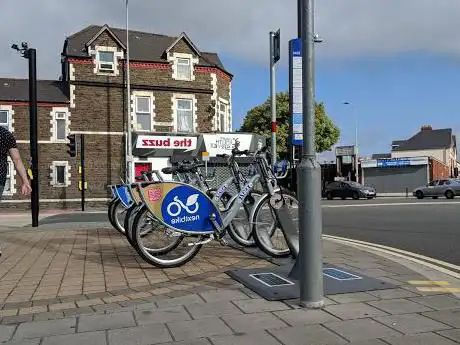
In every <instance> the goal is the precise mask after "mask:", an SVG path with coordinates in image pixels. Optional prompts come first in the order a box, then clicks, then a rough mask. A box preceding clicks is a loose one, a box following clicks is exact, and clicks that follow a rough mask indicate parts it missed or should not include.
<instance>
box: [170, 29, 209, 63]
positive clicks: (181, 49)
mask: <svg viewBox="0 0 460 345" xmlns="http://www.w3.org/2000/svg"><path fill="white" fill-rule="evenodd" d="M165 53H166V54H167V56H169V54H170V53H173V54H174V53H181V54H190V55H193V56H198V57H199V56H200V55H201V53H200V51H199V50H198V48H197V47H196V46H195V45H194V44H193V42H192V41H191V40H190V38H189V37H188V36H187V34H186V33H185V32H183V33H181V34H180V36H179V37H178V38H177V39H176V40H175V41H174V42H173V43H172V44H171V45H170V46H169V47H168V48H167V49H166V50H165Z"/></svg>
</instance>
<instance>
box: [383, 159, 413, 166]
mask: <svg viewBox="0 0 460 345" xmlns="http://www.w3.org/2000/svg"><path fill="white" fill-rule="evenodd" d="M409 165H411V163H410V160H409V159H379V160H377V167H378V168H388V167H404V166H409Z"/></svg>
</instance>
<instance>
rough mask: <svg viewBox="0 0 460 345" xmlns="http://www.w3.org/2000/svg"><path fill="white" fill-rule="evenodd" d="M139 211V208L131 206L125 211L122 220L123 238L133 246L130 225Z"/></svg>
mask: <svg viewBox="0 0 460 345" xmlns="http://www.w3.org/2000/svg"><path fill="white" fill-rule="evenodd" d="M138 210H139V206H137V205H133V206H131V207H130V208H128V210H127V211H126V217H125V220H124V224H123V228H124V229H125V236H126V239H127V240H128V242H129V244H130V245H131V246H133V241H132V239H131V237H132V224H133V220H134V217H135V216H136V213H137V211H138Z"/></svg>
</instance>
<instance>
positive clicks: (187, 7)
mask: <svg viewBox="0 0 460 345" xmlns="http://www.w3.org/2000/svg"><path fill="white" fill-rule="evenodd" d="M124 3H125V0H78V1H75V0H3V1H2V21H0V46H1V49H2V54H1V56H0V75H1V76H24V75H25V73H26V71H27V66H26V61H25V60H23V59H20V58H19V57H17V56H16V55H17V54H16V53H15V52H14V51H12V50H11V49H9V47H10V46H11V44H12V43H14V42H21V41H28V42H29V44H30V45H31V46H33V47H35V48H37V50H38V59H39V71H38V73H39V77H41V78H56V77H57V76H58V75H59V60H60V51H61V49H62V44H63V42H64V38H65V36H66V35H70V34H71V33H73V32H76V31H78V30H80V29H82V28H83V27H84V26H86V25H89V24H104V23H107V24H109V25H111V26H118V27H124V24H125V20H124V18H125V14H124ZM296 6H297V1H296V0H233V1H228V0H193V1H190V0H168V1H151V0H130V26H131V27H132V28H133V29H138V30H145V31H149V32H156V33H163V34H169V35H178V34H179V33H180V32H182V31H185V32H187V33H188V34H189V36H190V37H191V38H192V40H194V41H195V42H196V43H197V45H198V46H199V48H200V49H202V50H212V51H217V52H219V53H221V54H224V53H225V54H226V55H232V56H234V57H237V58H240V59H242V60H247V61H252V62H256V63H266V62H267V55H268V54H267V49H268V32H269V31H270V30H275V29H277V28H281V37H282V40H283V47H284V52H286V51H287V50H286V47H287V41H288V40H289V39H290V38H292V37H294V36H296V31H297V24H296V20H297V17H296V16H297V15H296ZM459 28H460V1H458V0H437V1H433V0H404V1H401V0H316V31H317V32H318V33H319V34H320V35H321V36H322V37H323V38H324V43H322V44H321V45H320V46H318V49H317V54H318V56H321V57H323V58H324V57H328V58H344V57H355V56H362V55H382V54H393V53H399V52H417V51H427V52H433V53H441V54H448V55H452V56H456V55H459V54H460V44H458V43H457V40H458V37H457V32H458V31H459ZM286 55H287V53H285V54H284V56H283V60H284V63H285V62H286V60H287V59H286V57H287V56H286Z"/></svg>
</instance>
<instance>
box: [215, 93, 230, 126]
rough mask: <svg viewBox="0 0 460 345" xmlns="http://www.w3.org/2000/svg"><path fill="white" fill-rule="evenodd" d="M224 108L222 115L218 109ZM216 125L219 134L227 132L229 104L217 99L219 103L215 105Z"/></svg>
mask: <svg viewBox="0 0 460 345" xmlns="http://www.w3.org/2000/svg"><path fill="white" fill-rule="evenodd" d="M222 105H223V106H224V107H225V111H224V113H223V114H222V110H221V109H220V108H221V106H222ZM217 107H218V108H217V123H218V127H217V128H218V130H219V131H220V132H228V131H229V130H228V117H229V116H228V109H229V102H228V101H227V100H225V99H223V98H219V102H218V103H217ZM222 115H223V117H224V123H223V129H222Z"/></svg>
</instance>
